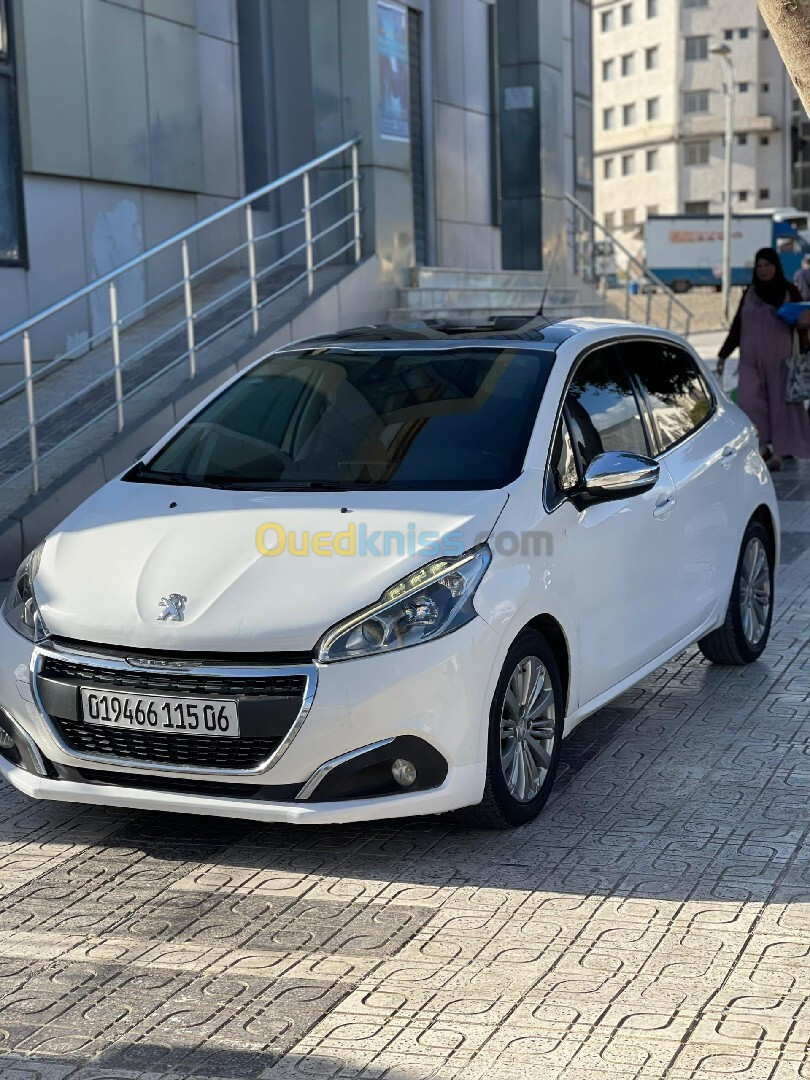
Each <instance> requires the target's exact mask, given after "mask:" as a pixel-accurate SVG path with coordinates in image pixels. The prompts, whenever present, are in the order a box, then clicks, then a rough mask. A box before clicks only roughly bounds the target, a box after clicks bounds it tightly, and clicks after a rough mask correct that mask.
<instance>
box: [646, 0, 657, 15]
mask: <svg viewBox="0 0 810 1080" xmlns="http://www.w3.org/2000/svg"><path fill="white" fill-rule="evenodd" d="M657 16H658V0H647V18H648V19H655V18H656V17H657Z"/></svg>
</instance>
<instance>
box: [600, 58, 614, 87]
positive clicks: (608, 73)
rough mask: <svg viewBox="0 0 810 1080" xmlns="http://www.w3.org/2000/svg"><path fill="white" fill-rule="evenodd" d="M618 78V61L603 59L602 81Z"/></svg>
mask: <svg viewBox="0 0 810 1080" xmlns="http://www.w3.org/2000/svg"><path fill="white" fill-rule="evenodd" d="M615 78H616V61H615V60H603V61H602V82H612V81H613V80H614V79H615Z"/></svg>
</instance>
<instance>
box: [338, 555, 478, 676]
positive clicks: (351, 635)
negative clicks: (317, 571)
mask: <svg viewBox="0 0 810 1080" xmlns="http://www.w3.org/2000/svg"><path fill="white" fill-rule="evenodd" d="M491 558H492V555H491V553H490V550H489V548H488V547H487V546H486V544H483V545H482V546H481V547H477V548H473V550H472V551H468V552H467V553H466V555H462V556H461V558H457V559H456V558H454V559H437V560H436V561H435V562H432V563H428V565H427V566H423V567H421V568H420V569H419V570H416V571H415V572H414V573H413V574H409V575H408V577H406V578H403V579H402V581H398V582H397V583H396V585H392V586H391V588H390V589H386V591H385V592H384V593H383V594H382V596H381V597H380V599H379V600H378V601H377V603H376V604H372V605H371V607H368V608H364V609H363V610H362V611H358V612H357V614H355V615H352V616H351V617H350V618H348V619H345V620H344V621H343V622H341V623H338V624H337V626H333V627H332V629H331V630H328V631H327V632H326V633H325V634H324V636H323V637H322V638H321V641H320V643H319V645H318V659H319V660H320V661H321V663H323V664H328V663H330V662H334V661H336V660H352V659H354V658H355V657H357V656H371V655H373V654H375V653H385V652H393V651H394V650H395V649H407V648H409V647H410V646H411V645H421V644H422V642H423V641H432V640H433V638H437V637H441V636H442V634H449V633H450V632H451V631H452V630H458V628H459V627H460V626H464V624H465V623H468V622H470V620H471V619H473V618H475V609H474V608H473V603H472V601H473V596H474V595H475V590H476V589H477V588H478V583H479V582H480V580H481V578H482V577H483V576H484V571H485V570H486V568H487V567H488V566H489V564H490V560H491Z"/></svg>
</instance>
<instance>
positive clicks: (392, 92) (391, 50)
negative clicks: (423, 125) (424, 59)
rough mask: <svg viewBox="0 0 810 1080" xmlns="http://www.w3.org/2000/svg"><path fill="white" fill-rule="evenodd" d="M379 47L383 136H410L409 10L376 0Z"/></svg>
mask: <svg viewBox="0 0 810 1080" xmlns="http://www.w3.org/2000/svg"><path fill="white" fill-rule="evenodd" d="M377 26H378V29H377V34H378V44H377V50H378V52H379V55H380V135H381V136H382V138H383V139H395V140H396V141H397V142H408V140H409V139H410V134H411V132H410V116H409V86H408V10H407V8H405V7H403V6H402V4H395V3H391V2H390V0H377Z"/></svg>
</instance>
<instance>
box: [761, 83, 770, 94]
mask: <svg viewBox="0 0 810 1080" xmlns="http://www.w3.org/2000/svg"><path fill="white" fill-rule="evenodd" d="M770 91H771V84H770V83H767V82H764V83H763V84H762V93H763V94H769V93H770Z"/></svg>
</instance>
